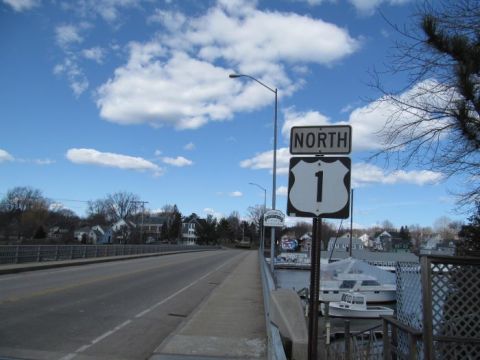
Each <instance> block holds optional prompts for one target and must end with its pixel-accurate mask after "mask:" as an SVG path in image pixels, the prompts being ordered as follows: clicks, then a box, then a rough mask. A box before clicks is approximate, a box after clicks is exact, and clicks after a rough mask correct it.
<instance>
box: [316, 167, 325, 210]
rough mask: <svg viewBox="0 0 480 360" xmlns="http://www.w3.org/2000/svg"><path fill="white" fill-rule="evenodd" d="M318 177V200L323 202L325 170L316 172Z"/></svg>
mask: <svg viewBox="0 0 480 360" xmlns="http://www.w3.org/2000/svg"><path fill="white" fill-rule="evenodd" d="M315 176H316V177H317V201H318V202H322V189H323V171H319V172H317V173H315Z"/></svg>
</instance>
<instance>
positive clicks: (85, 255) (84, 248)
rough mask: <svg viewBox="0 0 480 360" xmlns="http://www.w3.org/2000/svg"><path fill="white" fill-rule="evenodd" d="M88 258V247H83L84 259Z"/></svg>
mask: <svg viewBox="0 0 480 360" xmlns="http://www.w3.org/2000/svg"><path fill="white" fill-rule="evenodd" d="M86 257H87V245H83V258H84V259H85V258H86Z"/></svg>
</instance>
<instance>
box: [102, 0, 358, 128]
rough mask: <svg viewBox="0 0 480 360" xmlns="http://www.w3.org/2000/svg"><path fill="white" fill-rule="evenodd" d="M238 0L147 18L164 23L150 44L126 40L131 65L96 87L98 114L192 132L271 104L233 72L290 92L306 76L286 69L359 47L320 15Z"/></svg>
mask: <svg viewBox="0 0 480 360" xmlns="http://www.w3.org/2000/svg"><path fill="white" fill-rule="evenodd" d="M235 3H237V4H241V5H242V6H233V4H234V3H231V2H226V1H220V2H219V3H218V4H217V5H215V6H214V7H212V8H210V9H209V10H208V11H207V12H206V14H205V15H203V16H200V17H197V18H190V17H187V16H185V15H182V14H179V13H169V12H165V11H161V12H157V13H155V17H154V18H151V20H150V21H154V22H155V23H160V24H162V31H161V32H159V33H158V34H157V35H156V36H155V37H154V38H153V39H152V40H151V41H149V42H146V43H131V44H130V47H129V50H130V55H129V60H128V63H127V64H126V65H124V66H121V67H119V68H117V69H116V71H115V74H114V76H113V77H112V78H111V79H110V80H109V81H108V82H106V83H105V84H103V85H102V86H101V87H99V89H98V91H97V106H98V107H99V109H100V115H101V116H102V117H103V118H104V119H106V120H108V121H112V122H116V123H122V124H135V123H150V124H151V125H153V126H162V125H171V126H174V127H175V128H177V129H195V128H198V127H200V126H202V125H204V124H206V123H207V122H210V121H224V120H228V119H230V118H231V117H232V116H233V113H234V112H237V111H251V110H254V109H258V108H260V107H263V106H265V105H267V104H269V103H271V102H272V101H273V96H272V94H271V93H269V92H268V91H265V89H264V88H262V87H261V86H259V85H258V84H256V83H253V82H251V81H243V80H240V79H238V80H232V79H229V78H228V74H230V73H232V72H235V71H233V70H232V69H236V71H239V72H242V73H248V74H250V75H252V76H256V77H258V78H259V79H260V80H261V81H263V82H265V83H266V84H275V86H277V87H279V88H281V89H282V94H281V95H282V96H288V95H289V94H291V93H293V92H294V91H295V90H296V89H298V88H299V87H300V86H301V85H302V84H303V79H298V80H297V78H298V76H297V77H295V80H293V79H291V78H290V77H289V76H288V74H287V71H286V66H290V65H291V66H292V67H299V66H305V65H306V64H310V63H317V64H323V65H331V64H333V63H335V62H336V61H338V60H340V59H342V58H344V57H346V56H348V55H350V54H352V53H353V52H355V51H356V50H357V49H358V48H359V46H360V43H359V41H358V40H356V39H354V38H352V37H351V36H350V35H349V34H348V32H347V31H346V30H345V29H343V28H340V27H338V26H336V25H334V24H331V23H327V22H325V21H322V20H320V19H314V18H311V17H308V16H301V15H298V14H294V13H280V12H271V11H269V12H267V11H260V10H257V9H255V7H254V4H255V3H254V2H251V1H248V2H245V1H241V0H237V1H236V2H235ZM247 14H248V16H246V15H247ZM278 29H282V31H278ZM304 70H306V69H305V68H304Z"/></svg>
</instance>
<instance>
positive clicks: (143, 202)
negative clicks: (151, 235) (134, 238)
mask: <svg viewBox="0 0 480 360" xmlns="http://www.w3.org/2000/svg"><path fill="white" fill-rule="evenodd" d="M132 202H133V203H134V204H141V205H142V226H141V228H140V242H141V243H142V244H143V214H145V204H148V201H137V200H134V201H132Z"/></svg>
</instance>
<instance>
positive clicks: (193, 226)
mask: <svg viewBox="0 0 480 360" xmlns="http://www.w3.org/2000/svg"><path fill="white" fill-rule="evenodd" d="M199 226H201V224H200V219H199V218H198V217H196V216H192V217H190V219H186V221H185V222H182V231H181V232H182V233H181V243H182V244H184V245H194V244H196V243H197V241H198V236H197V228H198V227H199Z"/></svg>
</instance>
